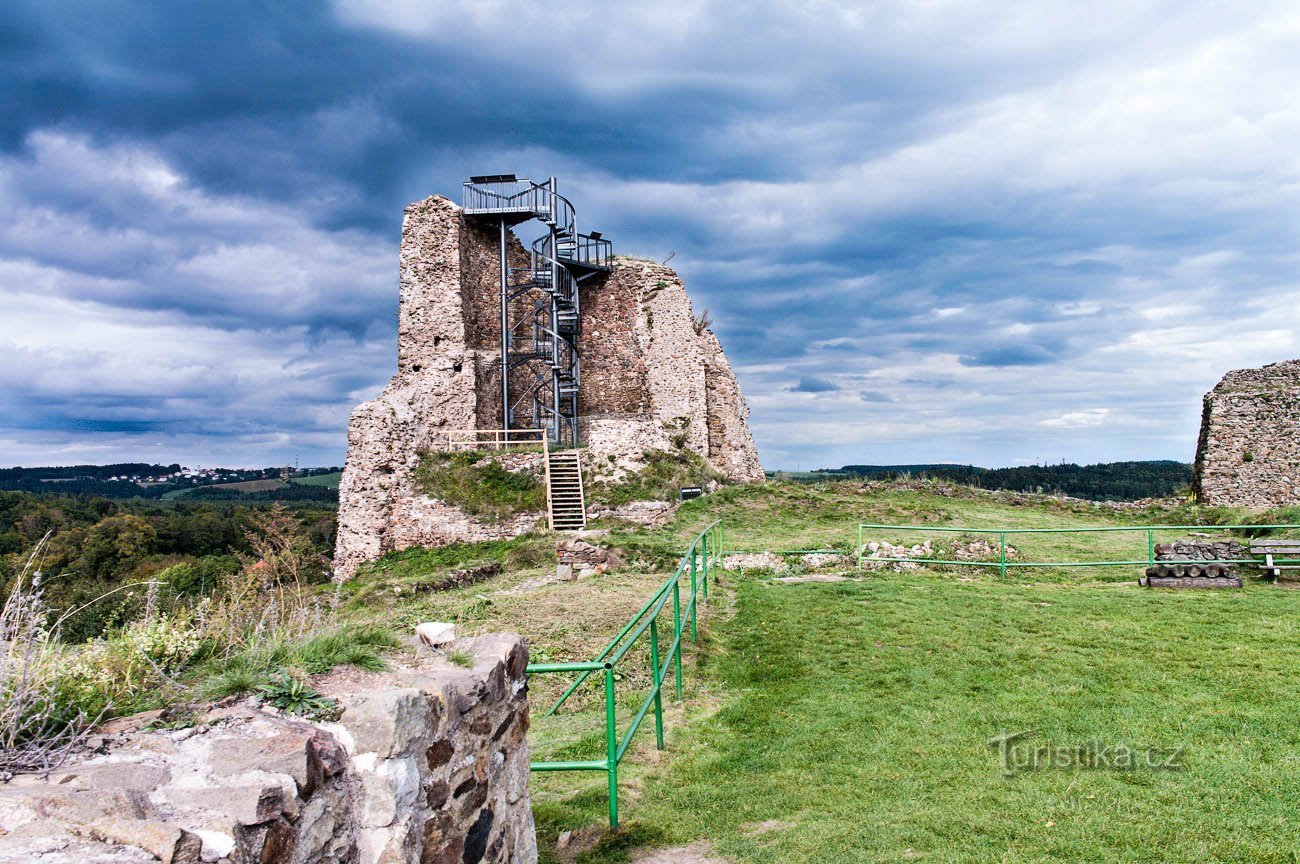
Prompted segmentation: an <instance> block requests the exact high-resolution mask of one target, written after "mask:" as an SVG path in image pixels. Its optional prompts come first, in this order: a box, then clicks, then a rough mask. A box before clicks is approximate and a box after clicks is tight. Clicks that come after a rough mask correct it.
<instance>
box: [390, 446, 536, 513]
mask: <svg viewBox="0 0 1300 864" xmlns="http://www.w3.org/2000/svg"><path fill="white" fill-rule="evenodd" d="M415 481H416V487H417V488H418V489H419V490H420V491H421V492H423V493H424V494H425V495H428V496H430V497H431V498H437V499H438V500H440V501H446V502H447V503H448V504H454V505H456V506H457V507H459V508H460V509H462V510H464V511H465V512H466V513H468V514H470V515H471V516H478V517H481V518H483V519H487V520H489V521H493V522H501V521H504V520H506V519H509V518H511V517H514V516H517V515H518V514H520V513H536V512H538V511H541V510H545V509H546V488H545V486H543V484H542V481H541V480H539V479H538V478H537V477H535V476H533V475H532V474H529V473H528V472H525V471H509V470H507V469H505V468H503V467H502V466H501V464H500V463H499V462H498V461H497V460H496V458H495V457H493V456H490V455H488V454H486V453H482V452H480V451H477V450H470V451H464V452H459V453H426V454H424V455H423V456H422V457H421V459H420V465H419V467H418V468H417V469H416V473H415Z"/></svg>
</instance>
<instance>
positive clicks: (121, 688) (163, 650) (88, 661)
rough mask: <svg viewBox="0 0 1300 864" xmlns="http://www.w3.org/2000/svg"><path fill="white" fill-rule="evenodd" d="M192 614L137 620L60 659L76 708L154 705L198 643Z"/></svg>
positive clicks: (123, 709) (106, 710)
mask: <svg viewBox="0 0 1300 864" xmlns="http://www.w3.org/2000/svg"><path fill="white" fill-rule="evenodd" d="M200 624H201V622H200V621H199V620H198V615H197V614H196V613H192V612H181V613H177V614H174V615H158V616H155V617H153V618H152V619H150V618H148V617H146V618H140V619H137V620H136V621H133V622H131V623H130V624H128V625H127V626H125V627H123V628H122V629H121V630H119V631H118V632H117V633H115V634H113V635H112V636H110V637H108V638H106V639H98V640H96V641H94V642H91V643H89V644H87V645H85V646H84V647H82V648H80V649H77V650H75V652H74V653H73V654H72V655H71V656H70V657H69V658H68V659H67V660H66V661H65V663H64V671H63V677H64V681H63V686H64V687H65V692H66V694H67V696H68V698H70V699H71V701H72V702H73V703H74V704H75V705H77V706H78V707H79V708H81V709H82V710H85V711H87V712H91V711H93V712H95V713H102V714H122V713H127V712H130V711H133V710H138V709H143V708H145V707H149V706H151V705H157V704H158V703H159V701H160V700H161V699H162V698H163V697H164V695H165V694H166V693H167V692H168V691H169V690H170V691H175V690H177V689H179V688H180V682H179V681H178V680H177V677H176V676H178V675H179V674H180V673H181V672H182V671H184V670H185V669H186V667H187V666H188V665H189V663H190V661H191V660H193V659H194V657H195V656H196V655H198V653H199V652H200V650H201V649H202V648H203V647H204V638H203V634H202V631H201V630H200Z"/></svg>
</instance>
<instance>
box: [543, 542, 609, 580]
mask: <svg viewBox="0 0 1300 864" xmlns="http://www.w3.org/2000/svg"><path fill="white" fill-rule="evenodd" d="M555 558H556V562H557V563H556V570H555V573H556V578H557V579H559V580H560V581H565V580H568V579H587V578H589V577H591V576H599V575H600V574H601V573H607V572H609V571H610V570H613V569H614V568H616V567H619V566H621V565H622V563H623V561H622V559H620V558H619V557H618V556H617V555H615V554H614V553H613V552H611V551H610V550H608V549H606V548H604V547H603V546H596V545H595V544H593V543H588V542H587V541H586V540H582V539H579V538H573V539H569V540H561V541H560V542H559V543H557V544H555Z"/></svg>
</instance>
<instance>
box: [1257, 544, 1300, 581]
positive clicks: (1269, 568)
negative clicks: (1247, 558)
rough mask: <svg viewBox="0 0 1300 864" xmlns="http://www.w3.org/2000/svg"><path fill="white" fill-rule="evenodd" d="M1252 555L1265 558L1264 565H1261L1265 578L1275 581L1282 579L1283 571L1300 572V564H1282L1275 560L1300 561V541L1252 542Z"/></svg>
mask: <svg viewBox="0 0 1300 864" xmlns="http://www.w3.org/2000/svg"><path fill="white" fill-rule="evenodd" d="M1250 554H1251V555H1262V556H1263V557H1264V563H1262V564H1260V565H1259V569H1260V570H1262V571H1263V573H1264V575H1265V576H1272V577H1273V578H1274V579H1281V578H1282V571H1283V570H1300V564H1281V563H1275V562H1274V560H1273V559H1274V558H1280V559H1282V560H1284V561H1286V560H1291V561H1300V540H1268V539H1255V540H1251V541H1250Z"/></svg>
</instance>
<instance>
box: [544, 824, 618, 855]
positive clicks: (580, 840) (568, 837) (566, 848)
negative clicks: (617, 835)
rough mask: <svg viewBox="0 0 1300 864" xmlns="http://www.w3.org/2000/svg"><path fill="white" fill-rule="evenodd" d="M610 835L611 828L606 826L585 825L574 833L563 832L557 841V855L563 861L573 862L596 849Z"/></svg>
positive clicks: (573, 831)
mask: <svg viewBox="0 0 1300 864" xmlns="http://www.w3.org/2000/svg"><path fill="white" fill-rule="evenodd" d="M608 833H609V828H607V827H606V826H604V825H585V826H583V827H582V828H575V829H573V830H572V831H561V832H560V836H559V838H558V839H557V840H556V841H555V854H556V855H557V856H559V858H560V860H561V861H572V860H573V859H574V858H577V857H578V856H579V855H581V854H583V853H584V852H590V851H591V850H592V849H595V848H596V847H597V846H598V845H600V841H601V840H603V839H604V838H605V835H607V834H608Z"/></svg>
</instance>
